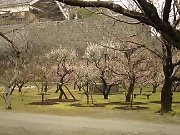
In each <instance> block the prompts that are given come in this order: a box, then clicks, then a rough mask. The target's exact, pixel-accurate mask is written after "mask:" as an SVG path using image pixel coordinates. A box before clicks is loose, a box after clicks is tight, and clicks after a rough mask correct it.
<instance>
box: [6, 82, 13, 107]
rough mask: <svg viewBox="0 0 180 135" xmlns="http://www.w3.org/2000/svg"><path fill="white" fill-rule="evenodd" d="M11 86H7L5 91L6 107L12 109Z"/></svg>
mask: <svg viewBox="0 0 180 135" xmlns="http://www.w3.org/2000/svg"><path fill="white" fill-rule="evenodd" d="M9 91H10V88H9V86H8V85H7V86H5V88H4V93H5V102H6V109H12V107H11V97H10V92H9Z"/></svg>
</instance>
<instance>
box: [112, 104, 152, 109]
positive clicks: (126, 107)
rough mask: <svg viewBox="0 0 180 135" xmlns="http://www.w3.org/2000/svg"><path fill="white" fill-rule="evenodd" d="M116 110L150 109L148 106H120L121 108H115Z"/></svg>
mask: <svg viewBox="0 0 180 135" xmlns="http://www.w3.org/2000/svg"><path fill="white" fill-rule="evenodd" d="M114 109H121V110H146V109H149V107H147V106H134V105H133V106H132V107H131V106H130V105H128V106H127V105H126V106H120V107H115V108H114Z"/></svg>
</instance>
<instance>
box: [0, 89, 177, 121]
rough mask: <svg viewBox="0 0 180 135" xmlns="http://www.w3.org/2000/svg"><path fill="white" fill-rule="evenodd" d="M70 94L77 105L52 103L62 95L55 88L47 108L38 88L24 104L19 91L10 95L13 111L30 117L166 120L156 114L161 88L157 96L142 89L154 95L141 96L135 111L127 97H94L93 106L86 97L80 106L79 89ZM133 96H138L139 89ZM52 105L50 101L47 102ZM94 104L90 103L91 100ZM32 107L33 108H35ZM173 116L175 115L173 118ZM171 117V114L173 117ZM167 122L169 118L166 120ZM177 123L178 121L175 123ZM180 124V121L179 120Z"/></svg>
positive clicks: (2, 106) (28, 94)
mask: <svg viewBox="0 0 180 135" xmlns="http://www.w3.org/2000/svg"><path fill="white" fill-rule="evenodd" d="M69 88H70V90H71V92H72V93H73V95H74V96H75V97H76V99H77V101H73V100H62V101H56V102H55V101H54V102H52V101H53V99H58V97H59V93H55V87H52V89H50V90H49V91H48V95H45V97H44V99H45V101H44V104H41V96H40V95H38V91H37V88H36V87H34V88H31V89H30V90H28V91H27V92H26V93H25V94H24V96H23V99H24V100H23V101H22V97H21V94H20V93H19V92H18V91H17V90H16V91H14V93H13V95H11V102H12V109H13V110H15V111H20V112H30V113H46V114H56V115H65V116H88V117H102V118H104V117H111V118H118V117H123V118H130V119H136V120H151V121H158V120H160V119H161V120H160V121H162V119H163V120H164V117H168V116H163V117H162V116H160V115H158V114H157V113H155V112H156V111H158V110H159V109H160V102H159V101H160V88H158V91H157V93H154V94H152V93H151V92H150V89H151V88H145V89H143V92H142V94H147V93H151V94H152V95H151V96H150V99H147V97H146V96H145V95H142V94H141V95H138V96H137V97H136V98H134V101H133V107H132V108H131V107H130V103H126V102H125V95H124V93H123V94H122V93H121V94H110V95H109V99H106V100H105V99H103V96H102V95H101V94H93V100H94V104H89V105H87V104H86V97H85V95H83V98H82V100H81V103H80V102H79V99H80V97H81V92H79V91H78V90H77V89H75V90H74V89H73V86H71V85H70V86H69ZM65 92H66V94H67V96H68V98H69V99H72V97H71V96H70V94H68V92H67V91H66V90H65ZM134 93H137V94H138V93H139V90H138V89H136V90H135V91H134ZM48 99H52V101H51V102H52V103H53V104H50V105H49V104H48V103H47V101H46V100H48ZM48 102H49V101H48ZM90 102H91V100H90ZM32 103H33V104H32ZM172 109H173V110H174V112H175V114H176V117H178V118H179V116H180V92H175V93H174V95H173V105H172ZM0 110H5V103H4V100H3V99H2V98H0ZM174 112H173V113H172V114H174ZM170 115H171V113H170ZM166 119H167V118H166ZM172 121H173V122H174V121H176V119H175V118H173V120H172ZM179 122H180V120H179Z"/></svg>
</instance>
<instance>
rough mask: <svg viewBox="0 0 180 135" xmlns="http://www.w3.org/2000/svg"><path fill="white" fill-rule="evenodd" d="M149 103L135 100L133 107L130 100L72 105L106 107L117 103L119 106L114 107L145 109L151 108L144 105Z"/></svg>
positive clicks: (76, 105) (74, 104)
mask: <svg viewBox="0 0 180 135" xmlns="http://www.w3.org/2000/svg"><path fill="white" fill-rule="evenodd" d="M146 104H147V103H143V102H133V107H131V104H130V103H129V102H110V103H96V104H81V103H73V104H71V105H70V106H75V107H105V106H106V105H110V106H111V105H117V106H119V107H114V108H115V109H122V110H144V109H149V107H146V106H142V105H146Z"/></svg>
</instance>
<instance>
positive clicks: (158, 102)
mask: <svg viewBox="0 0 180 135" xmlns="http://www.w3.org/2000/svg"><path fill="white" fill-rule="evenodd" d="M150 103H155V104H161V101H151V102H150ZM172 103H173V104H180V102H177V101H173V102H172Z"/></svg>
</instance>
